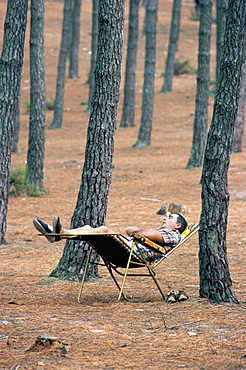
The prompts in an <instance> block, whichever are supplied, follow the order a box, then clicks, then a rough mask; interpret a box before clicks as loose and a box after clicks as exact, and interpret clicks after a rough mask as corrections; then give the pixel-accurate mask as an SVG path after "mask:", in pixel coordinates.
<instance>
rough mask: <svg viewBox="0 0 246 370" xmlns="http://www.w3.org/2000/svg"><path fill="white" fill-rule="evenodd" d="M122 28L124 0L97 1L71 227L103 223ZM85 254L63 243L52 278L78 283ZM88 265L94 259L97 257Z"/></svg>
mask: <svg viewBox="0 0 246 370" xmlns="http://www.w3.org/2000/svg"><path fill="white" fill-rule="evenodd" d="M123 23H124V1H123V0H101V1H100V3H99V35H98V50H97V63H96V70H95V89H94V94H93V98H92V105H91V107H92V111H91V115H90V120H89V125H88V131H87V145H86V153H85V163H84V167H83V173H82V180H81V186H80V190H79V194H78V200H77V205H76V208H75V211H74V214H73V217H72V224H71V227H72V228H76V227H79V226H83V225H91V226H92V227H97V226H100V225H103V224H104V223H105V218H106V212H107V204H108V194H109V188H110V183H111V176H112V160H113V150H114V133H115V128H116V116H117V109H118V102H119V87H120V78H121V59H122V41H123V40H122V37H123V35H122V31H123ZM87 250H88V246H87V244H86V243H84V242H79V241H72V240H67V243H66V245H65V248H64V252H63V256H62V258H61V260H60V261H59V264H58V266H57V268H56V269H55V270H54V271H53V272H52V273H51V276H54V277H59V278H64V279H71V280H77V279H80V278H81V274H82V272H83V269H84V262H85V258H86V255H87ZM92 260H93V261H97V260H98V256H97V254H96V253H95V252H94V253H93V255H92ZM88 276H98V269H97V266H96V265H91V269H90V270H89V273H88Z"/></svg>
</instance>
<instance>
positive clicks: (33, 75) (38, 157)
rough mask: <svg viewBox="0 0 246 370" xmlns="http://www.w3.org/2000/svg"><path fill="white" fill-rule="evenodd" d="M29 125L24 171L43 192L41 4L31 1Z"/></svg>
mask: <svg viewBox="0 0 246 370" xmlns="http://www.w3.org/2000/svg"><path fill="white" fill-rule="evenodd" d="M30 80H31V90H30V122H29V141H28V153H27V170H28V177H29V181H30V183H31V184H34V185H35V186H36V188H37V189H38V190H39V191H43V190H44V143H45V134H44V125H45V78H44V0H31V28H30Z"/></svg>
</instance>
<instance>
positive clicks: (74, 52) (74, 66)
mask: <svg viewBox="0 0 246 370" xmlns="http://www.w3.org/2000/svg"><path fill="white" fill-rule="evenodd" d="M81 1H82V0H73V11H72V22H71V24H72V32H71V35H72V36H71V47H70V55H69V62H70V63H69V74H68V77H69V78H73V79H76V78H79V41H80V13H81Z"/></svg>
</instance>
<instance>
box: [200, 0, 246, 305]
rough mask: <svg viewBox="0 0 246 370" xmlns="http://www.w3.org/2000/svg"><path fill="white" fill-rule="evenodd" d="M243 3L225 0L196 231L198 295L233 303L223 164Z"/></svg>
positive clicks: (242, 34) (238, 71)
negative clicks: (198, 230)
mask: <svg viewBox="0 0 246 370" xmlns="http://www.w3.org/2000/svg"><path fill="white" fill-rule="evenodd" d="M245 43H246V3H245V1H244V0H240V1H234V0H229V6H228V11H227V20H226V30H225V42H224V52H223V57H222V59H221V64H220V72H219V81H218V92H217V94H216V97H215V103H214V112H213V118H212V123H211V127H210V131H209V134H208V139H207V145H206V150H205V156H204V165H203V172H202V180H201V183H202V212H201V218H200V232H199V244H200V251H199V267H200V295H201V296H202V297H207V298H209V299H210V300H211V301H213V302H234V303H237V302H238V301H237V299H236V298H235V296H234V292H233V289H232V281H231V278H230V272H229V266H228V261H227V251H226V232H227V220H228V206H229V192H228V168H229V162H230V152H231V147H232V140H233V133H234V126H235V121H236V115H237V111H238V100H239V91H240V84H241V76H242V66H243V64H244V62H245Z"/></svg>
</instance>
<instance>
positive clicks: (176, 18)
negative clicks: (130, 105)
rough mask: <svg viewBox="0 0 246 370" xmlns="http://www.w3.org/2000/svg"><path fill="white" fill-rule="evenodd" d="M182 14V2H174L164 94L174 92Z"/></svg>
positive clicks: (178, 0)
mask: <svg viewBox="0 0 246 370" xmlns="http://www.w3.org/2000/svg"><path fill="white" fill-rule="evenodd" d="M180 13H181V0H173V11H172V23H171V28H170V36H169V45H168V53H167V60H166V69H165V75H164V83H163V86H162V89H161V92H162V93H167V92H170V91H172V84H173V74H174V63H175V54H176V51H177V49H178V41H179V29H180Z"/></svg>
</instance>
